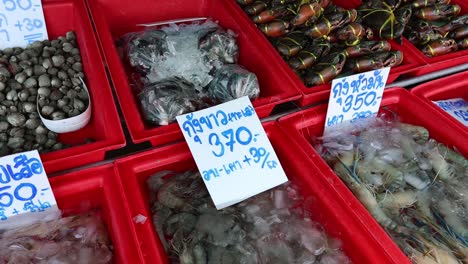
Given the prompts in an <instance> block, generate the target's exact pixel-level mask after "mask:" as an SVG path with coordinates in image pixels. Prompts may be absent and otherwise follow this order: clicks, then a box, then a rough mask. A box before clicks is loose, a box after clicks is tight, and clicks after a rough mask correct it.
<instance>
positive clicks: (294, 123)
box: [279, 88, 468, 263]
mask: <svg viewBox="0 0 468 264" xmlns="http://www.w3.org/2000/svg"><path fill="white" fill-rule="evenodd" d="M327 107H328V105H326V104H324V105H320V106H317V107H313V108H310V109H307V110H304V111H301V112H298V113H294V114H291V115H288V116H285V117H283V118H281V119H280V120H279V124H280V126H281V128H282V129H283V130H284V131H285V133H286V134H288V136H289V138H291V139H292V141H295V143H296V144H297V145H299V146H300V147H301V148H302V149H303V150H304V151H305V152H306V153H307V156H308V157H309V158H310V160H311V161H312V162H314V164H315V165H316V166H317V167H318V168H319V169H320V171H321V172H323V174H321V175H324V177H325V180H326V181H327V182H329V183H330V185H331V186H332V188H333V189H335V190H336V192H337V193H338V195H339V196H340V197H341V199H342V200H344V201H345V202H346V203H348V204H349V206H350V207H351V208H353V209H354V210H353V211H354V213H355V214H356V216H357V217H359V218H360V219H361V220H362V222H363V223H366V225H367V226H368V227H369V229H370V230H372V235H373V236H374V238H375V239H376V240H377V241H379V243H380V244H381V246H382V247H384V248H385V249H386V252H387V254H389V255H391V256H393V257H394V258H393V259H394V263H409V259H408V258H407V257H406V256H405V255H404V254H403V252H402V251H401V250H400V249H399V248H398V246H397V245H396V244H395V243H394V242H393V240H392V239H391V238H390V237H389V236H388V235H387V233H386V232H385V231H384V229H383V228H382V227H381V226H380V225H379V224H378V223H377V222H376V221H375V220H374V218H373V217H372V216H371V215H370V213H369V212H368V211H367V209H366V208H365V207H364V206H363V205H362V204H361V203H360V202H359V200H358V199H357V198H355V197H354V195H353V193H352V192H351V191H350V190H349V189H348V187H347V186H346V185H345V184H344V183H343V182H342V181H341V179H340V178H339V177H338V176H337V175H336V174H335V173H334V171H333V170H332V169H331V168H330V167H329V166H328V164H327V163H326V162H325V161H324V160H323V159H322V158H321V156H320V155H319V154H318V153H317V152H316V151H315V149H314V147H313V146H312V142H313V139H314V138H315V137H319V136H322V134H323V129H324V126H325V117H326V112H327ZM388 111H392V112H393V113H396V114H397V115H398V116H399V117H400V119H401V121H402V122H407V123H411V124H414V125H420V126H423V127H425V128H427V129H428V130H429V136H430V137H431V138H434V139H436V140H437V141H439V142H441V143H444V144H446V145H447V146H449V147H453V146H455V147H456V148H457V149H458V150H459V151H460V152H461V153H462V154H463V155H465V157H466V156H468V145H467V144H466V136H465V135H463V133H462V132H461V131H459V130H458V129H456V127H455V126H453V125H452V124H451V123H450V122H447V121H448V119H447V118H445V117H444V116H441V115H440V114H439V113H438V112H437V111H435V110H434V109H432V108H431V107H429V106H427V105H426V104H425V103H424V102H423V101H422V100H421V99H419V98H417V97H415V96H413V95H411V94H410V93H409V92H408V91H406V90H404V89H402V88H392V89H389V90H386V91H385V92H384V96H383V99H382V104H381V108H380V112H381V113H382V112H388Z"/></svg>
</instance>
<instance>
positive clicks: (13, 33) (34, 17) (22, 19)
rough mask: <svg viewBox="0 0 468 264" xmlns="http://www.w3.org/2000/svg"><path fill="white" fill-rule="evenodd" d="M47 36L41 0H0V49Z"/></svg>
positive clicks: (23, 45)
mask: <svg viewBox="0 0 468 264" xmlns="http://www.w3.org/2000/svg"><path fill="white" fill-rule="evenodd" d="M47 38H48V35H47V28H46V24H45V20H44V13H43V11H42V3H41V0H0V49H4V48H10V47H25V46H26V45H28V44H30V43H32V42H34V41H37V40H44V39H47Z"/></svg>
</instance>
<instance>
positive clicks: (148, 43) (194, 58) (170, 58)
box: [120, 20, 239, 89]
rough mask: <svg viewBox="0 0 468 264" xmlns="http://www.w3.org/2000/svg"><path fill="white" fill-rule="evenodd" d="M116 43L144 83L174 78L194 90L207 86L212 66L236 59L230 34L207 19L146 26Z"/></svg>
mask: <svg viewBox="0 0 468 264" xmlns="http://www.w3.org/2000/svg"><path fill="white" fill-rule="evenodd" d="M120 42H121V43H122V44H123V47H124V49H123V56H124V57H125V58H126V59H127V60H128V62H129V64H130V66H132V68H133V69H134V70H135V71H136V72H138V73H141V74H143V76H144V78H145V82H149V83H154V82H158V81H161V80H164V79H167V78H170V77H174V76H177V77H180V78H184V79H186V80H187V81H189V82H191V83H193V84H194V85H195V86H196V88H197V89H201V88H202V87H205V86H207V85H208V84H209V83H210V81H211V80H212V79H213V76H212V74H211V73H210V72H211V71H212V70H213V68H214V67H215V65H216V66H217V67H221V66H222V65H223V64H224V63H235V62H237V58H238V56H239V47H238V46H237V42H236V39H235V37H234V34H233V33H229V32H226V31H225V30H224V29H222V28H221V27H220V26H219V25H218V24H217V23H215V22H213V21H211V20H206V21H205V22H202V23H200V22H195V23H189V24H169V25H166V26H162V27H160V28H154V27H149V28H147V29H146V30H144V31H142V32H133V33H128V34H126V35H124V36H123V37H122V38H121V39H120Z"/></svg>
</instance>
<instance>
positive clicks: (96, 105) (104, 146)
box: [41, 0, 125, 173]
mask: <svg viewBox="0 0 468 264" xmlns="http://www.w3.org/2000/svg"><path fill="white" fill-rule="evenodd" d="M42 4H43V9H44V17H45V21H46V24H47V30H48V34H49V38H50V39H54V38H57V37H59V36H64V35H65V33H66V32H68V31H71V30H73V31H75V34H76V36H77V43H78V45H79V47H80V51H81V57H82V62H83V69H84V73H85V76H86V80H85V81H86V84H87V86H88V89H89V93H90V96H91V103H92V106H91V107H92V116H91V120H90V121H89V124H88V125H87V126H86V127H84V128H83V129H81V130H79V131H76V132H71V133H65V134H60V135H59V139H60V141H61V142H64V143H66V144H77V143H80V142H83V141H84V140H85V139H86V138H88V137H91V138H93V139H94V140H95V142H93V143H89V144H85V145H80V146H74V147H71V148H67V149H63V150H59V151H53V152H50V153H45V154H42V155H41V159H42V161H43V163H44V167H45V170H46V171H47V173H53V172H57V171H61V170H65V169H70V168H73V167H77V166H82V165H85V164H89V163H93V162H97V161H101V160H103V159H104V155H105V153H106V151H108V150H112V149H117V148H120V147H123V146H124V145H125V137H124V134H123V131H122V127H121V125H120V119H119V116H118V114H117V109H116V107H115V105H114V99H113V97H112V90H111V88H110V86H109V83H108V81H107V76H106V72H105V68H104V63H103V61H102V58H101V56H100V53H99V47H98V44H97V41H96V38H95V36H94V33H93V28H92V26H91V21H90V20H89V17H88V11H87V9H86V6H85V3H84V2H83V1H81V0H43V1H42Z"/></svg>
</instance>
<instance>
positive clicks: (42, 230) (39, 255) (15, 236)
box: [0, 213, 112, 264]
mask: <svg viewBox="0 0 468 264" xmlns="http://www.w3.org/2000/svg"><path fill="white" fill-rule="evenodd" d="M0 263H98V264H102V263H112V245H111V242H110V240H109V237H108V234H107V231H106V229H105V227H104V226H103V225H102V223H101V220H100V219H99V217H98V215H97V214H95V213H89V214H84V215H76V216H68V217H63V218H60V219H57V220H53V221H47V222H40V223H36V224H34V225H31V226H26V227H22V228H17V229H12V230H4V231H3V232H2V233H1V234H0Z"/></svg>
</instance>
